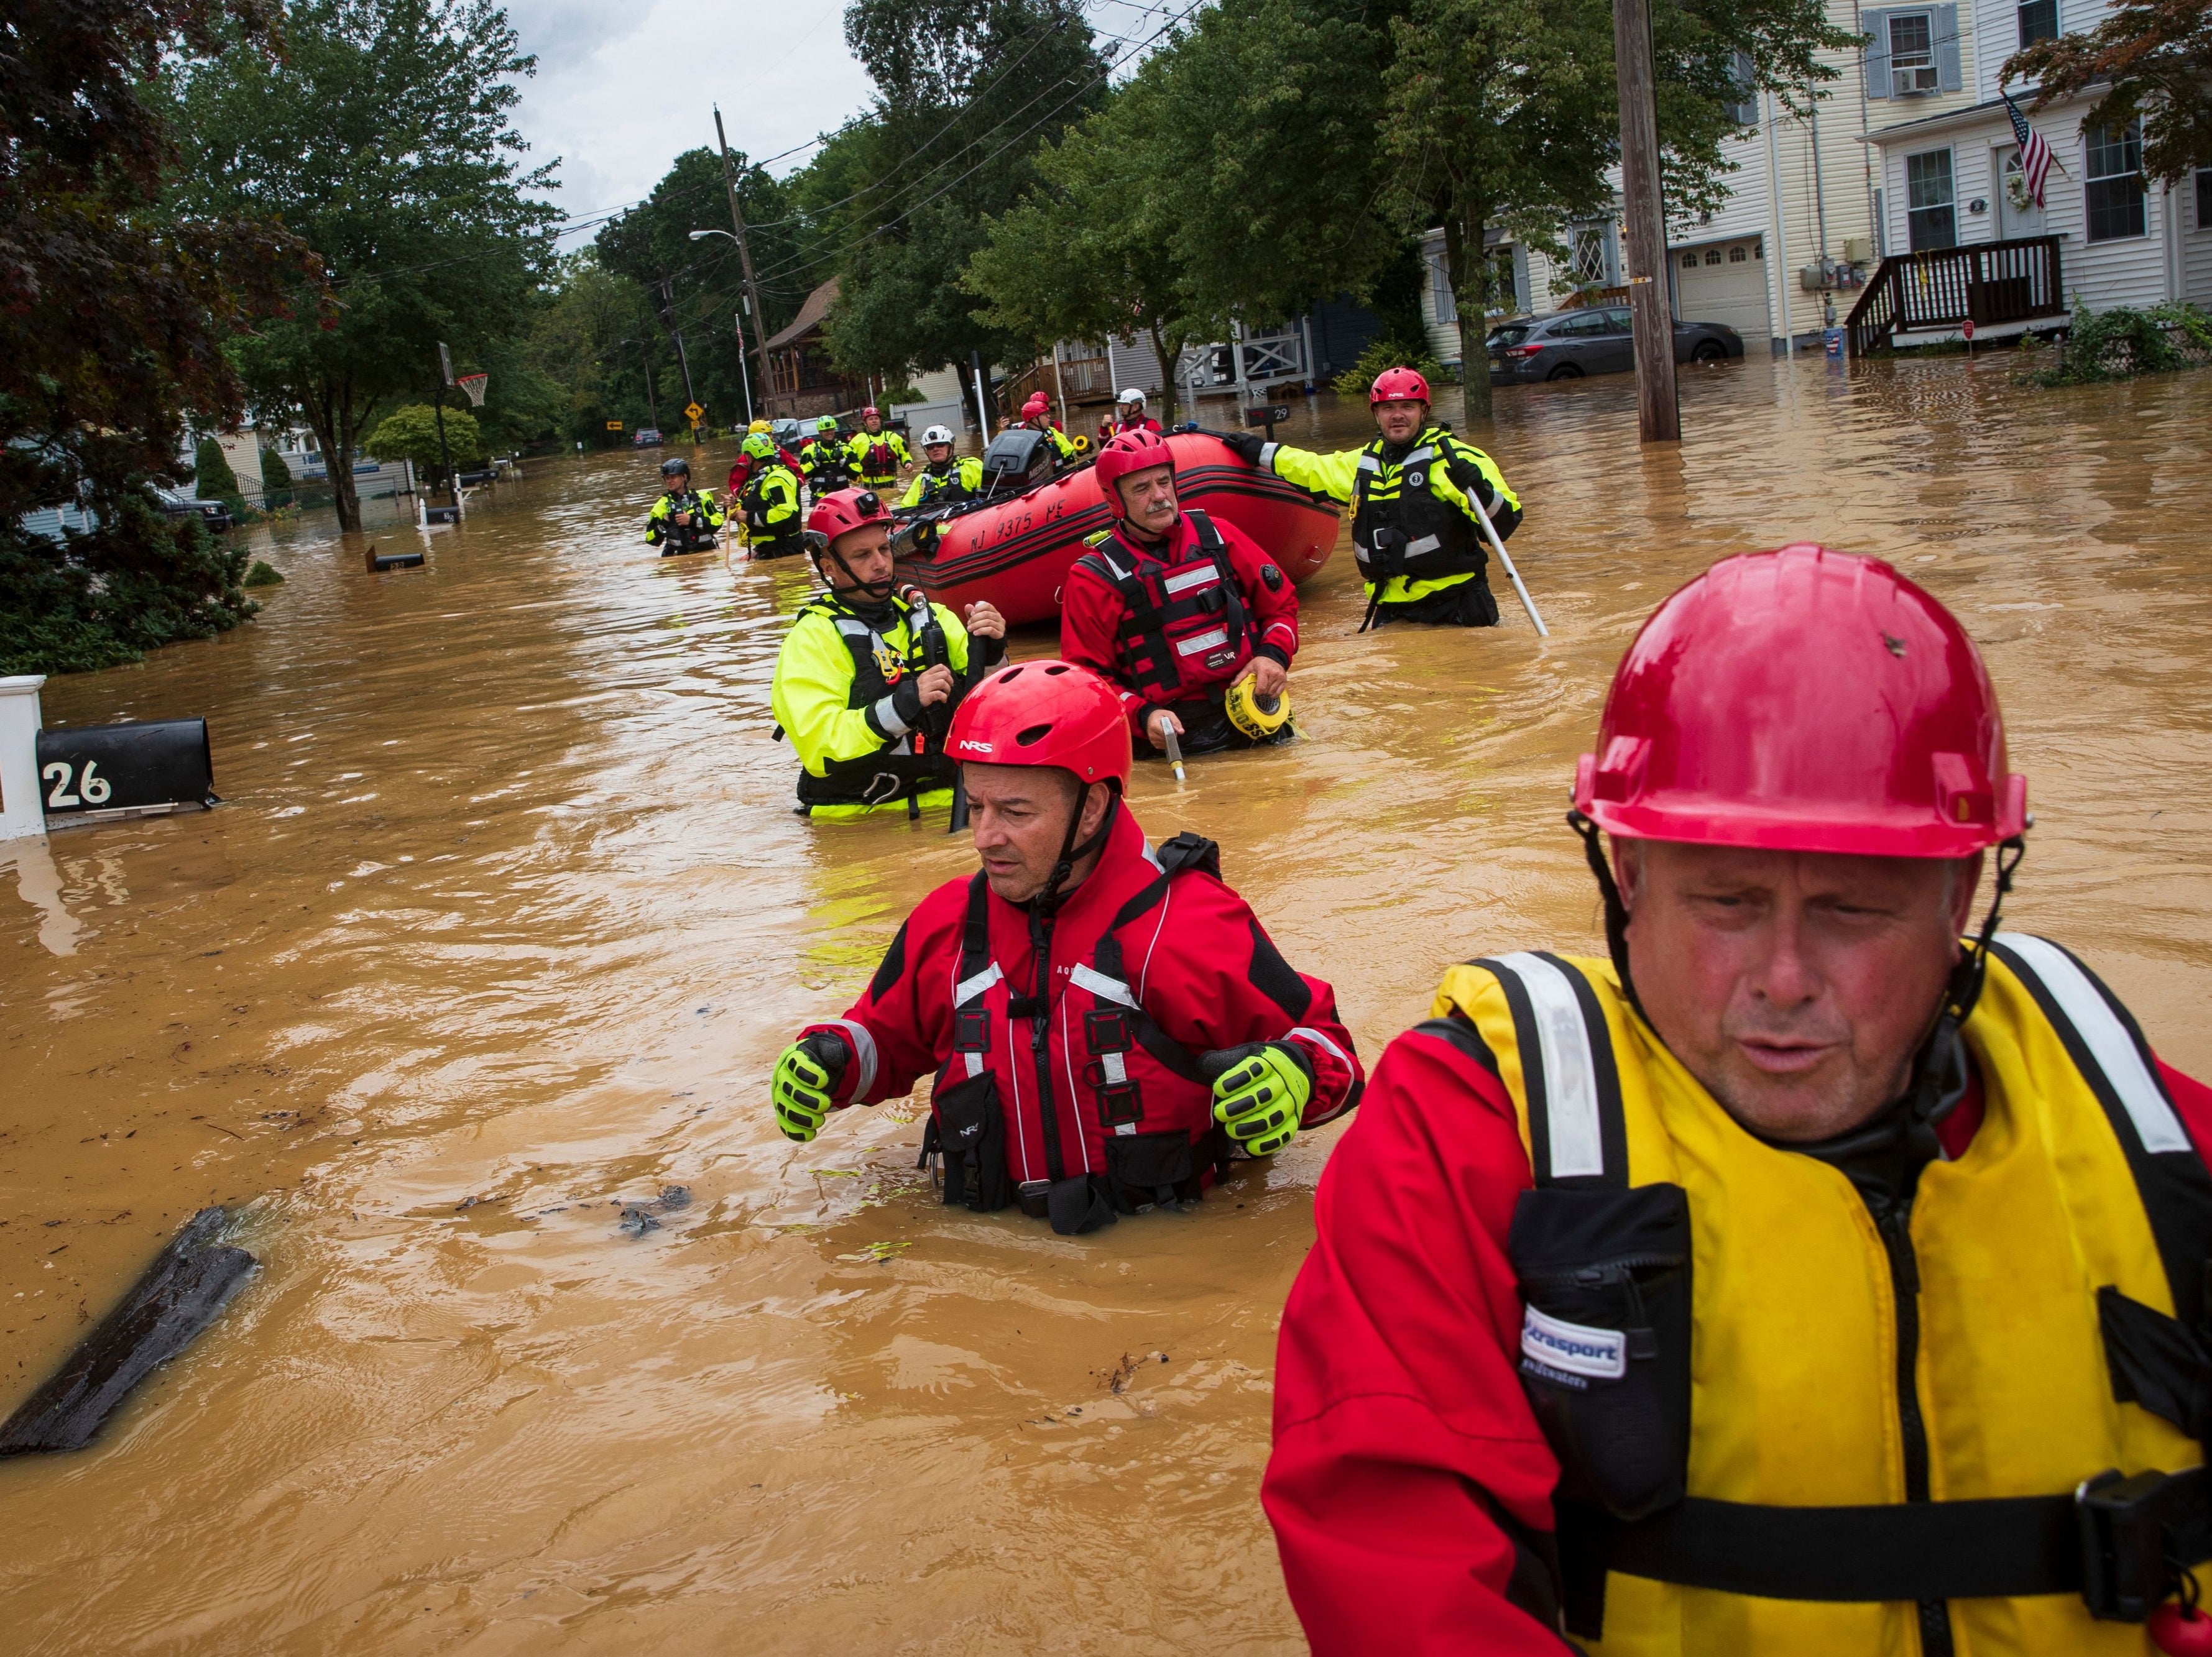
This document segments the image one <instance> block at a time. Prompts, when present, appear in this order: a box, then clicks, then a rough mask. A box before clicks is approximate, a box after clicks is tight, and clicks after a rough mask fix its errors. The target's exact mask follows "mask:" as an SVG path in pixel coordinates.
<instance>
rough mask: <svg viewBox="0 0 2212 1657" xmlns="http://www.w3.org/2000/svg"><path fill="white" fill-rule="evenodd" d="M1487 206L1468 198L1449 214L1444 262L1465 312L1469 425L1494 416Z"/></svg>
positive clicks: (1463, 360)
mask: <svg viewBox="0 0 2212 1657" xmlns="http://www.w3.org/2000/svg"><path fill="white" fill-rule="evenodd" d="M1485 217H1486V214H1485V212H1484V210H1483V206H1482V203H1480V202H1478V201H1474V200H1471V199H1469V198H1468V197H1466V196H1464V195H1462V196H1460V197H1455V199H1454V200H1453V202H1452V203H1451V206H1450V208H1449V209H1448V210H1447V211H1446V212H1445V214H1444V259H1445V265H1446V274H1447V275H1449V276H1450V278H1451V288H1452V302H1453V304H1454V305H1455V306H1456V307H1458V310H1459V364H1460V368H1459V372H1460V379H1461V382H1462V398H1461V400H1462V403H1463V404H1465V411H1466V417H1467V422H1468V425H1470V426H1472V425H1473V424H1474V422H1476V421H1478V420H1484V421H1486V420H1488V419H1489V418H1490V349H1489V347H1488V345H1487V344H1486V341H1487V340H1488V338H1489V337H1490V324H1489V310H1490V261H1489V259H1488V258H1486V257H1485V256H1484V252H1483V246H1482V232H1483V222H1484V219H1485Z"/></svg>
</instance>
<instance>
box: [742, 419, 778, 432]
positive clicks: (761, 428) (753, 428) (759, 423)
mask: <svg viewBox="0 0 2212 1657" xmlns="http://www.w3.org/2000/svg"><path fill="white" fill-rule="evenodd" d="M774 429H775V428H773V427H771V426H770V425H769V423H768V422H766V421H765V420H756V421H755V422H753V423H752V424H751V425H750V426H748V427H746V428H745V430H746V431H748V432H765V431H772V430H774Z"/></svg>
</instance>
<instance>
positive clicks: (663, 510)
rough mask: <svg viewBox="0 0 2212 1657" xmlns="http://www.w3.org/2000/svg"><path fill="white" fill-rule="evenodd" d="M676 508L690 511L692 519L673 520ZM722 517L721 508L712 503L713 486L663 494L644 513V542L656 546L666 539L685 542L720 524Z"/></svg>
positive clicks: (678, 510) (719, 526) (715, 528)
mask: <svg viewBox="0 0 2212 1657" xmlns="http://www.w3.org/2000/svg"><path fill="white" fill-rule="evenodd" d="M679 512H688V513H690V514H691V515H692V521H691V522H690V524H678V523H676V522H674V521H672V519H673V517H674V514H676V513H679ZM722 521H723V513H722V509H721V507H719V506H717V505H716V504H715V501H714V490H712V489H697V490H686V491H684V492H683V493H681V494H676V495H662V496H661V497H660V499H659V500H658V501H654V502H653V510H652V511H650V512H648V513H646V515H645V544H646V545H647V546H648V547H657V546H659V544H660V543H662V542H663V541H666V540H673V541H675V542H677V543H678V544H688V543H690V542H691V541H694V540H696V539H697V538H698V537H700V536H702V535H704V534H707V533H708V532H710V531H714V530H718V529H720V528H721V527H722Z"/></svg>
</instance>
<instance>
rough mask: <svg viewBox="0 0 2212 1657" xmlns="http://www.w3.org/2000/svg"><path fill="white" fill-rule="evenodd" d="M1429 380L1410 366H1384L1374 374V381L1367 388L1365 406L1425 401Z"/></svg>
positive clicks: (1427, 396) (1427, 395)
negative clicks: (1380, 371)
mask: <svg viewBox="0 0 2212 1657" xmlns="http://www.w3.org/2000/svg"><path fill="white" fill-rule="evenodd" d="M1429 400H1430V398H1429V382H1428V381H1427V380H1425V379H1422V378H1421V377H1420V375H1419V374H1417V373H1414V372H1413V370H1412V369H1411V368H1385V369H1384V370H1383V372H1382V373H1379V374H1377V375H1376V376H1375V383H1374V384H1373V385H1370V386H1369V387H1368V388H1367V406H1368V407H1369V408H1370V409H1371V408H1373V407H1374V406H1375V405H1376V404H1378V403H1412V402H1415V401H1419V402H1422V403H1426V402H1428V401H1429Z"/></svg>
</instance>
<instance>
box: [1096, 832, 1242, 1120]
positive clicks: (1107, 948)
mask: <svg viewBox="0 0 2212 1657" xmlns="http://www.w3.org/2000/svg"><path fill="white" fill-rule="evenodd" d="M1153 856H1154V858H1155V859H1157V860H1158V864H1159V865H1160V872H1159V873H1158V875H1156V876H1154V877H1152V879H1151V880H1149V881H1147V882H1146V884H1145V887H1144V889H1143V890H1142V891H1139V893H1137V895H1135V896H1133V897H1132V898H1131V899H1130V900H1129V901H1127V902H1126V903H1124V904H1123V905H1122V906H1121V907H1120V908H1119V909H1118V910H1116V911H1115V914H1114V919H1113V920H1110V921H1109V922H1108V923H1107V925H1106V932H1105V935H1104V936H1103V937H1102V938H1100V939H1099V940H1098V947H1097V950H1094V951H1092V953H1091V963H1090V964H1089V965H1088V966H1080V967H1078V968H1076V969H1075V971H1074V972H1073V974H1071V979H1072V981H1073V982H1074V983H1076V984H1078V985H1079V986H1082V987H1083V988H1084V989H1085V990H1087V991H1089V992H1091V994H1092V995H1095V996H1097V997H1098V998H1100V999H1102V1000H1105V1001H1111V1002H1114V1003H1115V1004H1117V1005H1120V1006H1121V1007H1124V1008H1126V1009H1127V1011H1128V1015H1129V1019H1128V1022H1129V1028H1130V1030H1131V1032H1132V1033H1133V1035H1135V1036H1136V1038H1137V1043H1138V1045H1139V1047H1143V1048H1144V1050H1145V1051H1146V1053H1150V1054H1152V1057H1153V1058H1155V1059H1158V1060H1159V1062H1160V1063H1161V1064H1163V1065H1166V1066H1167V1067H1168V1069H1169V1070H1170V1071H1174V1072H1175V1073H1176V1075H1177V1076H1179V1077H1182V1079H1183V1080H1185V1081H1187V1082H1195V1081H1199V1080H1200V1079H1201V1077H1200V1074H1199V1063H1198V1055H1197V1054H1196V1053H1193V1052H1192V1051H1191V1050H1190V1049H1189V1048H1188V1047H1185V1046H1183V1044H1182V1042H1180V1041H1176V1039H1175V1037H1173V1036H1172V1035H1169V1034H1168V1033H1167V1032H1166V1031H1165V1030H1164V1029H1161V1028H1160V1026H1159V1024H1158V1022H1157V1021H1156V1020H1155V1019H1154V1018H1153V1017H1152V1014H1151V1013H1149V1012H1147V1011H1146V1010H1145V1007H1144V1004H1143V1003H1142V1002H1140V1001H1139V1000H1138V998H1137V992H1136V991H1135V990H1134V989H1133V987H1132V986H1130V984H1129V982H1128V978H1127V968H1125V967H1124V966H1123V964H1122V960H1123V957H1122V953H1121V928H1122V927H1124V926H1127V925H1128V924H1129V923H1130V922H1131V921H1133V920H1136V919H1137V918H1138V917H1139V915H1142V914H1145V913H1147V912H1149V911H1150V910H1152V908H1154V907H1157V906H1158V904H1159V902H1160V901H1161V900H1163V899H1164V898H1165V897H1166V896H1167V895H1168V887H1169V885H1170V883H1172V882H1173V881H1174V879H1175V877H1176V876H1177V875H1179V874H1182V872H1184V871H1186V870H1189V869H1201V870H1204V871H1206V873H1207V874H1210V875H1212V876H1213V877H1216V878H1217V879H1218V878H1219V877H1220V874H1221V848H1220V847H1218V846H1217V845H1215V844H1214V842H1213V841H1210V840H1207V839H1206V837H1205V836H1204V835H1194V834H1192V833H1190V832H1189V831H1188V830H1185V831H1184V832H1183V833H1182V834H1180V835H1176V837H1175V838H1174V839H1172V840H1170V841H1165V842H1164V843H1163V844H1162V845H1161V847H1160V848H1159V850H1158V852H1156V853H1153Z"/></svg>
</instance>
